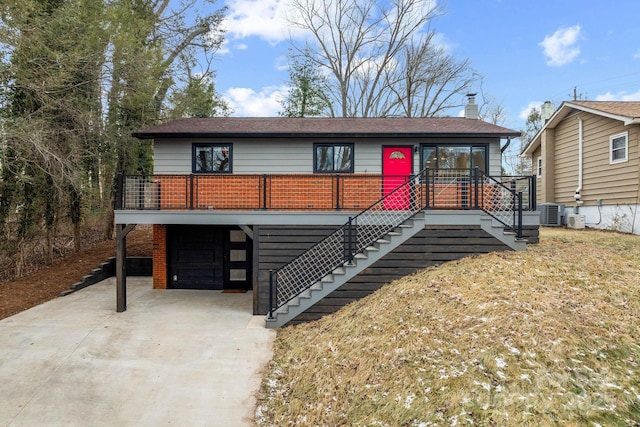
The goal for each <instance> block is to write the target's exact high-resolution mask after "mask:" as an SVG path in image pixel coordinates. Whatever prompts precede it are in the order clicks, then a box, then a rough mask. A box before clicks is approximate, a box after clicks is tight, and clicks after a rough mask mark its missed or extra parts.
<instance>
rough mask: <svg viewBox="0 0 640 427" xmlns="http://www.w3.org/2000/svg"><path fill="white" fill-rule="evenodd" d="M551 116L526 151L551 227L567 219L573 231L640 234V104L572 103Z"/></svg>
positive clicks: (538, 194)
mask: <svg viewBox="0 0 640 427" xmlns="http://www.w3.org/2000/svg"><path fill="white" fill-rule="evenodd" d="M549 105H550V104H547V105H546V106H547V107H548V106H549ZM550 111H551V113H552V114H549V117H548V119H547V121H546V122H545V123H544V125H543V127H542V129H541V130H540V132H538V134H537V135H536V136H535V137H534V139H533V140H531V142H530V143H529V144H528V145H527V146H526V147H525V148H524V150H523V155H525V156H528V157H530V158H531V161H532V164H533V168H534V171H535V174H536V199H537V205H538V207H539V208H540V209H543V210H545V211H548V212H549V213H550V215H549V219H548V220H547V221H548V222H550V223H552V224H549V225H560V223H561V218H560V217H563V221H564V222H565V223H567V224H568V225H569V226H570V227H577V228H582V227H584V225H586V226H588V227H593V228H600V229H612V230H618V231H622V232H626V233H635V234H640V210H639V209H638V207H639V206H640V154H639V153H640V102H611V101H570V102H564V103H562V105H561V106H560V107H559V108H558V109H557V110H556V111H555V112H553V107H551V109H550ZM563 212H564V214H563ZM556 214H557V215H556ZM542 216H543V219H542V221H543V223H546V222H547V221H545V219H544V217H545V216H546V215H544V214H543V215H542Z"/></svg>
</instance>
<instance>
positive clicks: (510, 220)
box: [475, 172, 522, 239]
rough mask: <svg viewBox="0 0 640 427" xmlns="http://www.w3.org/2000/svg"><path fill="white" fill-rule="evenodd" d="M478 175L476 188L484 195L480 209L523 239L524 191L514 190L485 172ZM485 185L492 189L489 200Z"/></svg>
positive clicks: (479, 204)
mask: <svg viewBox="0 0 640 427" xmlns="http://www.w3.org/2000/svg"><path fill="white" fill-rule="evenodd" d="M476 175H477V177H476V179H475V181H476V188H479V189H480V191H479V193H480V195H481V197H482V203H478V206H479V207H480V209H482V211H483V212H485V213H487V214H488V215H490V216H491V217H492V218H494V219H495V220H496V221H498V222H499V223H501V224H502V225H504V226H505V227H506V228H508V229H510V230H511V231H513V232H514V233H516V238H518V239H522V191H516V190H513V189H511V188H509V187H507V186H506V185H504V184H503V183H502V182H500V181H498V180H497V179H495V178H494V177H492V176H490V175H486V174H485V173H484V172H479V173H478V172H476ZM485 186H489V188H490V189H491V191H490V199H489V200H487V198H486V197H485V196H486V192H485V189H486V188H485ZM496 191H497V194H496Z"/></svg>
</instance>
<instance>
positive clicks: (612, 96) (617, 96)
mask: <svg viewBox="0 0 640 427" xmlns="http://www.w3.org/2000/svg"><path fill="white" fill-rule="evenodd" d="M596 101H640V89H638V90H637V91H636V92H634V93H627V92H624V91H623V92H618V93H611V92H607V93H605V94H603V95H598V96H596Z"/></svg>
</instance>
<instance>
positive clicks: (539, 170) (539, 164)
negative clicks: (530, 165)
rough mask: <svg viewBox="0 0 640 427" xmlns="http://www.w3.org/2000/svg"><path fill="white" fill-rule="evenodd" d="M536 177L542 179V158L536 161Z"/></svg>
mask: <svg viewBox="0 0 640 427" xmlns="http://www.w3.org/2000/svg"><path fill="white" fill-rule="evenodd" d="M536 176H537V177H538V178H542V157H538V160H537V161H536Z"/></svg>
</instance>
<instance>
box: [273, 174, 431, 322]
mask: <svg viewBox="0 0 640 427" xmlns="http://www.w3.org/2000/svg"><path fill="white" fill-rule="evenodd" d="M428 172H429V168H425V169H424V170H422V171H420V172H419V173H417V174H414V175H410V176H408V177H406V178H405V182H404V183H403V184H400V185H398V186H397V187H396V188H394V189H393V190H391V191H389V193H388V194H386V195H385V196H383V197H382V198H380V199H379V200H378V201H376V202H375V203H373V204H371V205H370V206H369V207H367V208H366V209H364V210H362V211H361V212H360V213H358V214H357V215H356V216H354V217H350V218H349V220H348V221H347V222H346V223H345V224H343V225H342V226H340V227H338V228H337V229H335V230H334V231H333V232H331V233H330V234H329V235H328V236H326V237H325V238H324V239H322V240H320V241H319V242H317V243H315V244H314V245H313V246H311V247H310V248H309V249H307V250H306V251H304V252H303V253H301V254H300V255H298V256H297V257H295V258H294V259H293V260H291V261H290V262H289V263H287V264H285V265H284V266H282V267H280V268H279V269H277V270H270V271H269V318H273V312H274V311H275V310H277V309H278V308H280V307H282V306H284V305H285V304H287V303H288V302H289V301H291V300H292V299H294V298H295V297H296V296H298V295H300V294H301V293H303V292H305V291H306V290H308V289H309V288H310V287H312V286H313V285H314V284H315V283H317V282H319V281H321V280H322V279H323V278H325V277H326V276H328V275H330V274H332V273H333V272H334V271H335V270H336V269H338V268H340V267H344V266H346V265H349V264H350V263H352V262H353V259H354V257H355V256H356V255H357V254H359V253H362V252H364V251H365V250H366V249H367V248H368V247H370V246H371V245H373V244H374V243H376V242H377V241H378V240H380V239H381V238H383V237H384V236H386V235H387V233H389V232H390V231H392V230H394V229H395V228H397V227H399V226H400V225H401V224H402V223H404V222H405V221H406V220H408V219H409V218H411V217H413V216H415V215H416V214H417V213H418V212H420V211H421V210H423V209H424V201H425V195H424V194H423V189H424V186H423V185H422V184H423V183H426V180H427V179H428Z"/></svg>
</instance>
